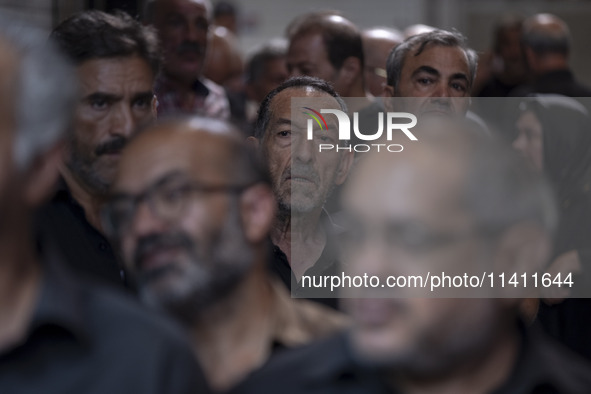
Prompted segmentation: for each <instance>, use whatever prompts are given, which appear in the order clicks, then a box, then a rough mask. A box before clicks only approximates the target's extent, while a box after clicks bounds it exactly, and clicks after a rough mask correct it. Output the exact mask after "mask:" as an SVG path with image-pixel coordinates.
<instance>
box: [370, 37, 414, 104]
mask: <svg viewBox="0 0 591 394" xmlns="http://www.w3.org/2000/svg"><path fill="white" fill-rule="evenodd" d="M362 38H363V55H364V56H365V69H364V73H365V85H366V86H367V90H369V92H370V93H371V94H373V95H374V96H381V95H382V93H383V92H384V86H385V85H386V77H387V73H386V61H387V60H388V55H389V54H390V52H391V51H392V49H393V48H394V47H396V45H398V44H400V43H401V42H402V41H404V37H403V36H402V33H400V32H399V31H398V30H396V29H391V28H387V27H374V28H371V29H367V30H364V31H363V34H362Z"/></svg>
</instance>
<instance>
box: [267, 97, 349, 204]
mask: <svg viewBox="0 0 591 394" xmlns="http://www.w3.org/2000/svg"><path fill="white" fill-rule="evenodd" d="M293 97H310V98H311V99H314V101H313V102H314V105H313V106H314V107H316V108H315V109H316V110H317V111H320V109H321V108H324V109H330V108H332V109H340V106H339V104H338V102H337V101H336V100H335V99H334V98H333V97H331V96H329V95H327V94H325V93H320V92H317V91H313V90H305V88H304V89H302V88H288V89H285V90H283V91H282V92H280V93H279V94H277V95H276V96H275V97H274V98H273V100H272V102H271V104H270V107H269V112H270V120H269V124H268V126H267V129H266V130H265V136H264V138H263V141H262V149H263V153H264V155H265V157H266V159H267V161H268V164H269V170H270V173H271V181H272V183H273V190H274V192H275V197H276V198H277V200H278V203H279V208H280V210H282V211H287V212H290V211H291V212H292V213H308V212H312V211H314V210H317V209H320V208H322V206H323V205H324V202H325V201H326V198H327V197H328V196H329V194H330V192H331V190H332V189H333V188H334V187H335V186H336V185H340V184H341V183H343V182H344V181H345V179H346V177H347V174H348V171H349V168H350V166H351V163H352V160H353V154H352V153H350V152H343V151H341V152H336V150H330V151H323V152H319V147H318V144H319V143H325V144H333V145H337V144H338V143H339V140H338V125H337V120H336V117H334V116H326V117H325V119H326V121H327V123H328V130H325V131H324V132H320V131H319V132H318V133H317V134H316V135H315V136H314V139H313V140H308V139H307V131H306V130H307V120H308V119H309V116H307V115H305V114H303V113H302V111H297V112H296V114H294V115H295V118H292V111H291V99H292V98H293Z"/></svg>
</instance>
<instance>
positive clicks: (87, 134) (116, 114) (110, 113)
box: [66, 56, 156, 194]
mask: <svg viewBox="0 0 591 394" xmlns="http://www.w3.org/2000/svg"><path fill="white" fill-rule="evenodd" d="M78 76H79V80H80V86H81V90H82V98H81V100H80V102H79V103H78V106H77V107H76V113H75V118H74V135H73V137H72V140H71V142H70V154H69V157H68V158H67V159H66V165H67V166H68V168H69V169H70V171H71V172H72V173H73V174H74V175H75V176H76V178H77V179H78V181H79V182H80V183H82V184H83V185H85V186H86V188H87V189H89V191H91V192H92V193H100V194H103V193H106V191H107V189H108V188H109V186H110V185H111V183H112V182H113V178H114V176H115V171H116V169H117V164H118V162H119V157H120V153H121V150H122V149H123V147H124V146H125V144H126V143H127V141H128V140H129V138H130V137H131V136H132V135H133V134H134V133H135V132H136V130H137V129H138V127H139V126H141V125H143V124H145V123H147V122H149V121H151V120H154V119H155V115H156V113H155V97H154V93H153V90H152V89H153V85H154V78H155V76H154V73H153V72H152V70H151V68H150V66H149V65H148V63H147V62H146V61H145V60H143V59H142V58H140V57H139V56H129V57H118V58H104V59H92V60H87V61H85V62H84V63H82V64H81V65H80V66H78Z"/></svg>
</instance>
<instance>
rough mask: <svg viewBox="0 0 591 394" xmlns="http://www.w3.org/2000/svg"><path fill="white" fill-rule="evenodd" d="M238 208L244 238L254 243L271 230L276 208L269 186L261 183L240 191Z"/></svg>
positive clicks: (263, 237) (265, 236) (260, 240)
mask: <svg viewBox="0 0 591 394" xmlns="http://www.w3.org/2000/svg"><path fill="white" fill-rule="evenodd" d="M240 208H241V209H240V212H241V215H242V226H243V228H244V236H245V237H246V239H247V240H248V241H249V242H251V243H254V244H256V243H259V242H262V241H264V240H265V238H267V236H268V235H269V232H270V231H271V226H272V225H273V221H274V220H275V211H276V209H277V203H276V202H275V196H274V195H273V191H272V190H271V188H270V187H269V186H268V185H265V184H263V183H259V184H257V185H254V186H252V187H249V188H248V189H247V190H245V191H244V192H243V193H242V197H241V198H240Z"/></svg>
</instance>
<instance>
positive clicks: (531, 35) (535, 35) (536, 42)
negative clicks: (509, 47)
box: [521, 24, 570, 56]
mask: <svg viewBox="0 0 591 394" xmlns="http://www.w3.org/2000/svg"><path fill="white" fill-rule="evenodd" d="M521 40H522V43H523V45H524V46H526V47H528V48H531V50H532V51H534V53H536V54H538V55H543V54H548V53H559V54H562V55H565V56H566V55H568V53H569V52H570V34H569V32H568V28H567V27H566V26H564V27H563V30H562V31H560V32H554V31H545V30H544V29H537V28H529V27H528V26H527V24H526V26H525V28H524V30H523V36H522V38H521Z"/></svg>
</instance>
